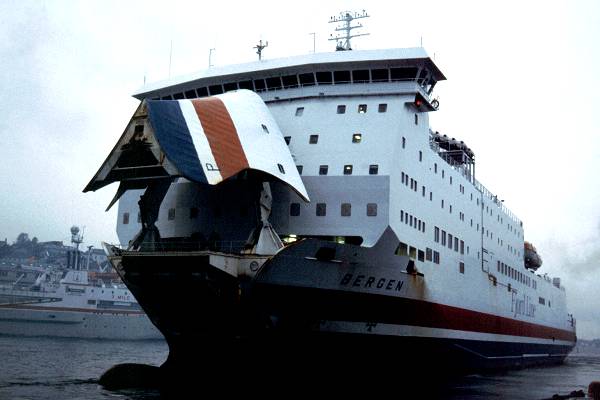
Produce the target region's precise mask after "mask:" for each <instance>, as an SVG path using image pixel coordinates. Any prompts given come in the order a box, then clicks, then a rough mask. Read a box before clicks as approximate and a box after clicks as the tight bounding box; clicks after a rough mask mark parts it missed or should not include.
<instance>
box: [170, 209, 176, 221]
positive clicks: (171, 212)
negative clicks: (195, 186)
mask: <svg viewBox="0 0 600 400" xmlns="http://www.w3.org/2000/svg"><path fill="white" fill-rule="evenodd" d="M168 219H169V221H173V220H174V219H175V209H174V208H169V217H168Z"/></svg>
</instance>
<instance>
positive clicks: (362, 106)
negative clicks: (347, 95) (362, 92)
mask: <svg viewBox="0 0 600 400" xmlns="http://www.w3.org/2000/svg"><path fill="white" fill-rule="evenodd" d="M366 112H367V105H366V104H359V105H358V113H359V114H365V113H366Z"/></svg>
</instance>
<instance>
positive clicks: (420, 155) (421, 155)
mask: <svg viewBox="0 0 600 400" xmlns="http://www.w3.org/2000/svg"><path fill="white" fill-rule="evenodd" d="M419 161H423V152H422V151H421V150H419Z"/></svg>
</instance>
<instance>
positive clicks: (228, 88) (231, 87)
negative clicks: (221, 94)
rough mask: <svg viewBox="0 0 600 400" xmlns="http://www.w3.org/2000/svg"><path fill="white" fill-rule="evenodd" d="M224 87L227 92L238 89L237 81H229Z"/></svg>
mask: <svg viewBox="0 0 600 400" xmlns="http://www.w3.org/2000/svg"><path fill="white" fill-rule="evenodd" d="M223 89H225V91H226V92H230V91H232V90H238V85H237V82H228V83H226V84H224V85H223Z"/></svg>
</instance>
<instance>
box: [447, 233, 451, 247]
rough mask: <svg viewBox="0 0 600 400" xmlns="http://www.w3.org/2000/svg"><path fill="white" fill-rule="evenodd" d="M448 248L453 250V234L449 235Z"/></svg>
mask: <svg viewBox="0 0 600 400" xmlns="http://www.w3.org/2000/svg"><path fill="white" fill-rule="evenodd" d="M448 248H449V249H450V250H452V234H451V233H449V234H448Z"/></svg>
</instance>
